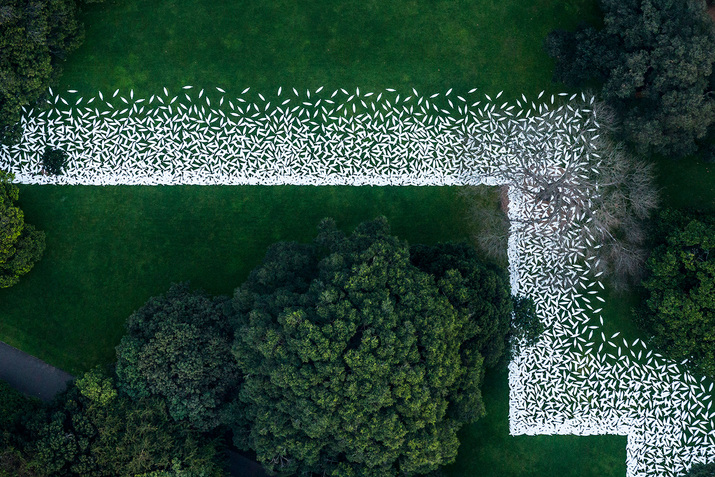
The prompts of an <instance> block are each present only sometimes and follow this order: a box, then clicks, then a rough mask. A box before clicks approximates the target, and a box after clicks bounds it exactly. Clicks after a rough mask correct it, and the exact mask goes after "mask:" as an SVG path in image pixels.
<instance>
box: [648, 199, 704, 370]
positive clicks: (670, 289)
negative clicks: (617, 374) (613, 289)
mask: <svg viewBox="0 0 715 477" xmlns="http://www.w3.org/2000/svg"><path fill="white" fill-rule="evenodd" d="M655 236H656V237H657V243H656V246H655V248H654V249H653V251H652V253H651V256H650V258H649V259H648V262H647V270H648V277H647V279H646V280H645V281H644V282H643V287H644V288H645V290H646V293H647V298H646V300H645V301H644V303H643V306H642V307H641V308H640V309H639V310H637V313H636V319H637V320H638V321H639V322H640V324H641V325H642V326H643V327H644V328H645V329H646V330H647V331H648V332H650V334H651V335H652V336H653V341H654V344H655V345H656V346H658V347H659V348H660V349H662V350H663V351H664V352H665V353H666V354H667V355H668V356H670V357H672V358H673V359H675V360H677V361H686V360H687V362H688V363H689V364H690V365H691V366H693V367H694V368H696V369H697V370H698V371H700V372H702V373H705V374H706V375H708V376H710V377H713V378H715V332H714V330H715V218H713V217H712V216H708V215H700V214H694V213H693V214H687V213H683V212H680V211H674V210H666V211H664V212H662V213H661V214H660V216H659V218H658V221H657V227H656V231H655Z"/></svg>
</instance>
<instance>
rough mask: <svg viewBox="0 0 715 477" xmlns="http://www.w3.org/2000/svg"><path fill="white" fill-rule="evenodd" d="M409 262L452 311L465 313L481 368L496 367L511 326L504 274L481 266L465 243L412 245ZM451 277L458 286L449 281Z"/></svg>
mask: <svg viewBox="0 0 715 477" xmlns="http://www.w3.org/2000/svg"><path fill="white" fill-rule="evenodd" d="M410 261H411V262H412V264H413V265H415V266H416V267H417V268H419V269H420V270H422V271H423V272H425V273H429V274H430V275H433V276H434V277H435V279H436V280H437V285H438V287H439V289H440V293H442V294H443V295H444V296H446V297H447V299H448V300H449V302H450V304H451V305H452V306H453V307H454V308H455V309H459V310H466V311H467V312H468V313H469V315H470V316H471V318H472V319H471V320H470V321H469V322H468V326H470V327H472V328H473V330H472V331H470V332H469V334H470V335H472V336H473V338H472V340H474V342H473V343H470V345H474V346H476V349H477V350H479V353H480V354H481V355H482V356H483V357H484V365H485V366H487V367H494V366H496V365H497V363H498V362H499V359H500V358H501V357H502V355H503V354H504V350H505V348H506V346H507V344H508V343H507V339H508V336H509V330H510V325H511V311H512V301H511V298H510V296H509V280H508V277H507V276H506V273H505V271H504V270H500V269H498V268H496V267H495V266H493V265H486V264H484V263H483V262H482V261H481V260H480V259H479V256H478V255H477V252H476V251H475V250H474V248H472V247H470V246H469V245H467V244H465V243H460V244H455V243H446V244H437V245H433V246H430V245H413V246H412V247H410ZM454 271H457V272H458V274H454ZM452 275H454V277H455V278H457V280H459V281H460V282H461V283H459V285H457V286H454V285H455V284H454V282H452V281H450V280H449V278H451V276H452ZM465 365H466V363H465Z"/></svg>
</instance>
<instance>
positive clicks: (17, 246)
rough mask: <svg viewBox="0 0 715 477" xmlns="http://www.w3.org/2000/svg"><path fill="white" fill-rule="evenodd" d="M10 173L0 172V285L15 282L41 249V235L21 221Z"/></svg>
mask: <svg viewBox="0 0 715 477" xmlns="http://www.w3.org/2000/svg"><path fill="white" fill-rule="evenodd" d="M13 179H14V176H13V175H12V174H7V173H5V172H2V171H0V288H7V287H10V286H12V285H14V284H16V283H17V282H18V281H19V280H20V277H21V276H22V275H24V274H26V273H27V272H29V271H30V270H31V269H32V267H33V266H34V265H35V263H36V262H37V261H38V260H39V259H40V257H41V256H42V252H43V251H44V250H45V234H44V232H40V231H38V230H36V229H35V228H34V227H33V226H32V225H30V224H26V223H25V215H24V214H23V212H22V210H20V208H19V207H18V206H17V201H18V199H19V196H20V191H19V189H18V188H17V186H16V185H14V184H12V180H13Z"/></svg>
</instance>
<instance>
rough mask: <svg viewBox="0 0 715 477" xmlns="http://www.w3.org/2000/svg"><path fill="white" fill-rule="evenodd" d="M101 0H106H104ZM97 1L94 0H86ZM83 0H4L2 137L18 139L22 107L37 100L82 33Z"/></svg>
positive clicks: (0, 20) (0, 22) (0, 12)
mask: <svg viewBox="0 0 715 477" xmlns="http://www.w3.org/2000/svg"><path fill="white" fill-rule="evenodd" d="M100 1H101V0H100ZM85 2H86V3H94V0H89V1H87V0H85ZM78 3H79V2H78V0H29V1H28V0H3V1H2V3H0V143H9V142H12V141H16V140H17V139H19V136H20V134H21V132H22V131H21V130H20V127H19V125H18V124H17V122H18V121H19V119H20V113H21V108H22V107H23V106H26V105H32V104H33V103H35V102H36V101H37V100H38V99H39V98H40V97H41V95H42V94H44V92H45V90H47V88H48V86H49V85H50V82H51V81H52V80H53V79H54V78H55V77H56V76H57V73H58V67H59V63H60V61H61V60H63V59H64V58H65V57H66V56H67V54H68V53H70V52H71V51H73V50H74V49H76V48H77V47H78V46H79V45H80V43H81V42H82V38H83V35H84V33H83V28H82V25H81V23H79V21H78V20H77V15H78V6H77V4H78Z"/></svg>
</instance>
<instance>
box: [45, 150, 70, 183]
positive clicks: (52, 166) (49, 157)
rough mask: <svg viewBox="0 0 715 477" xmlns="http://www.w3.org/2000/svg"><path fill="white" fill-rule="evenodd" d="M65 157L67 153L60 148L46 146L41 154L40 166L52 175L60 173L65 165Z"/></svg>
mask: <svg viewBox="0 0 715 477" xmlns="http://www.w3.org/2000/svg"><path fill="white" fill-rule="evenodd" d="M67 157H68V155H67V153H66V152H65V151H63V150H62V149H55V148H53V147H51V146H47V147H46V148H45V152H44V153H43V154H42V168H43V169H44V170H45V172H47V173H48V174H52V175H53V176H58V175H61V174H62V172H63V170H64V168H65V167H66V166H67Z"/></svg>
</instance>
